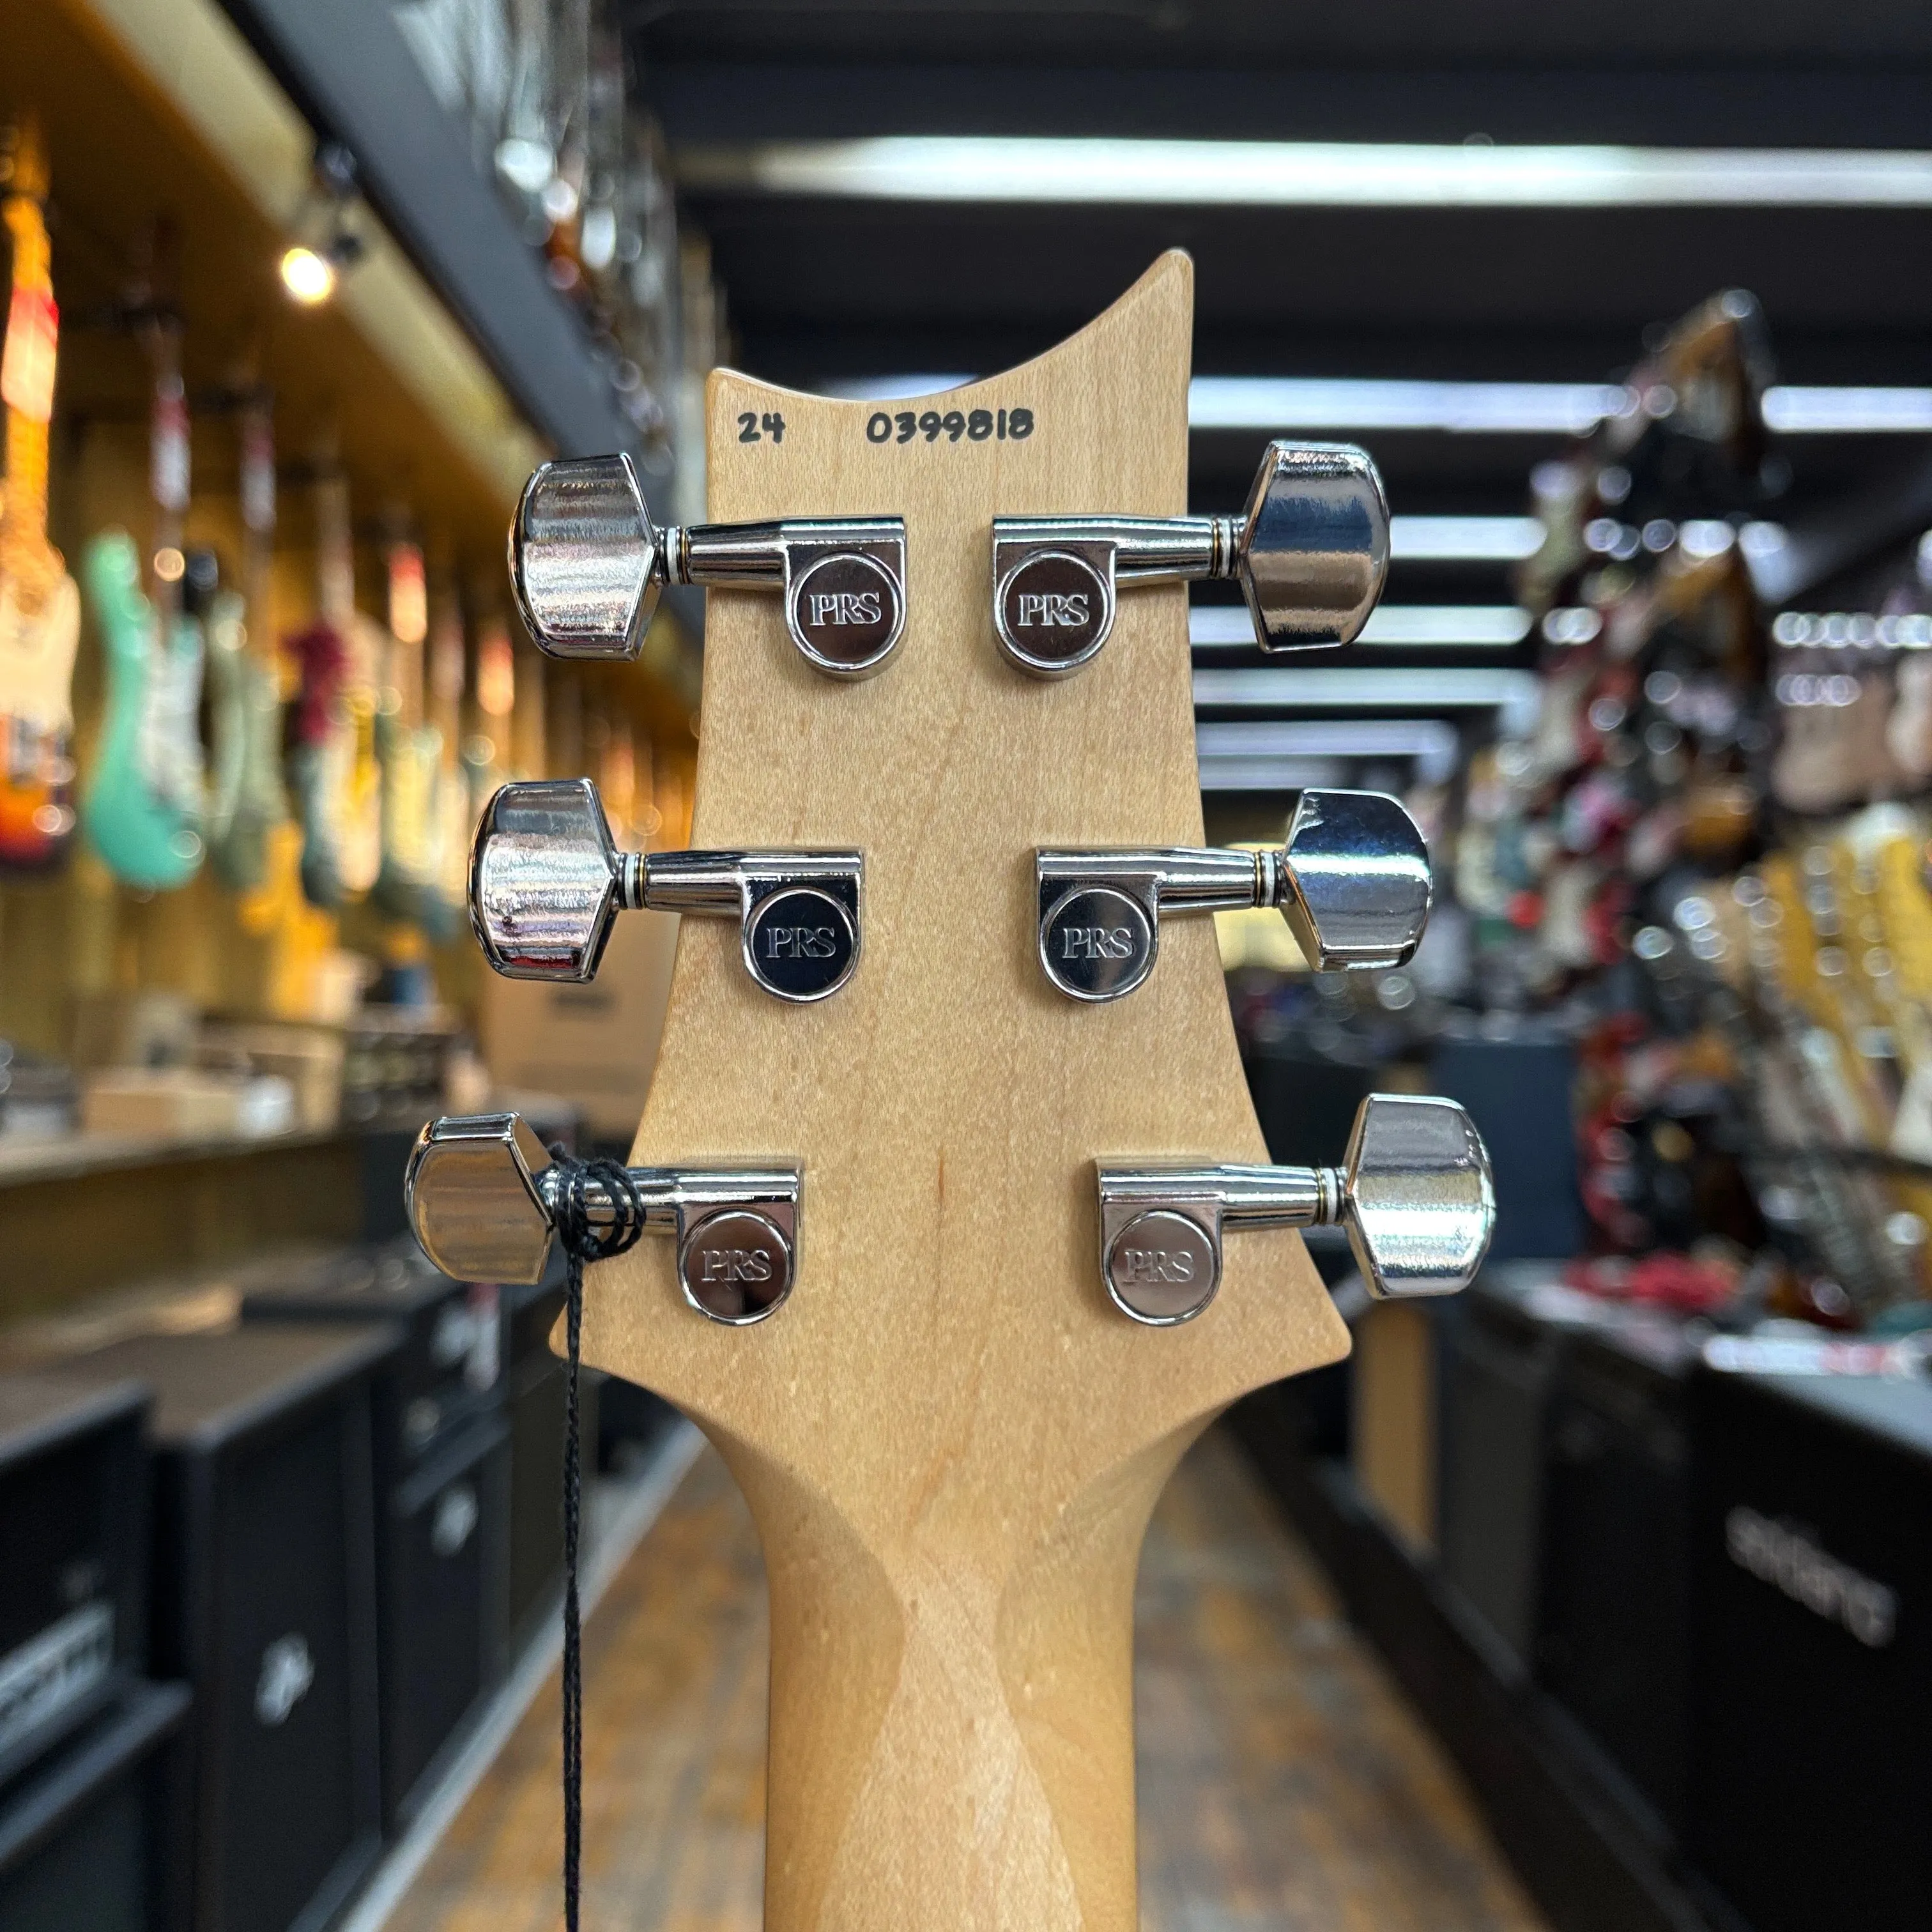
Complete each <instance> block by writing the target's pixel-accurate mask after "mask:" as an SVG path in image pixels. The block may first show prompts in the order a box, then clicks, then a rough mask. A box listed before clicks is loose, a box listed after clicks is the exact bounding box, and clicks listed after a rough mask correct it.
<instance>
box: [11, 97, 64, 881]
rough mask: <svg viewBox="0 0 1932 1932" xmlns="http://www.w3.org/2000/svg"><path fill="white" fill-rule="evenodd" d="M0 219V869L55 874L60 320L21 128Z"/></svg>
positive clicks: (37, 164) (29, 148)
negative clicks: (0, 446) (3, 284)
mask: <svg viewBox="0 0 1932 1932" xmlns="http://www.w3.org/2000/svg"><path fill="white" fill-rule="evenodd" d="M7 159H8V172H7V181H6V193H5V217H6V223H7V235H8V237H9V239H10V241H11V242H12V244H13V293H12V295H11V296H10V299H9V302H8V305H7V341H6V346H5V350H4V352H0V403H4V404H5V409H6V416H7V479H6V499H5V505H4V507H0V865H5V866H7V867H18V868H40V867H43V866H46V865H52V864H55V862H58V859H60V858H61V856H62V854H63V853H64V852H65V850H66V848H67V844H68V839H69V838H70V837H71V835H72V834H73V832H74V811H73V808H72V807H71V805H69V804H68V793H69V791H70V790H71V788H72V785H73V782H74V761H73V759H72V757H71V739H72V737H73V733H74V651H75V648H76V646H77V645H78V644H79V643H80V592H79V591H78V590H77V589H75V588H74V579H73V578H72V577H70V576H69V575H68V574H67V566H66V565H65V562H62V558H61V553H60V552H59V551H58V550H55V548H54V547H53V545H52V544H50V543H49V542H48V541H47V443H48V426H49V424H50V423H51V422H52V419H53V413H54V368H55V359H56V355H57V352H58V342H59V335H60V314H59V311H58V309H57V308H55V305H54V287H53V270H52V251H51V249H50V248H49V245H48V241H47V223H46V205H45V204H46V196H47V163H46V155H45V154H44V153H43V151H42V149H41V146H40V130H39V129H38V128H37V127H36V126H35V125H34V123H32V122H31V121H26V122H23V124H21V126H20V127H19V128H18V129H17V131H16V133H15V134H14V137H13V148H12V152H11V154H10V155H9V156H8V157H7Z"/></svg>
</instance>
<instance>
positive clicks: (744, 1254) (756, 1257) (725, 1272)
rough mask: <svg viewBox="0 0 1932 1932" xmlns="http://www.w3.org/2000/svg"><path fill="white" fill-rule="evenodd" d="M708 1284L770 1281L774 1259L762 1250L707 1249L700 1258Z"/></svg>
mask: <svg viewBox="0 0 1932 1932" xmlns="http://www.w3.org/2000/svg"><path fill="white" fill-rule="evenodd" d="M698 1259H699V1261H700V1264H701V1267H700V1277H699V1278H700V1280H703V1281H704V1282H706V1283H718V1282H732V1281H754V1282H757V1281H769V1280H771V1278H772V1258H771V1256H769V1255H768V1254H766V1253H765V1251H764V1250H763V1249H762V1248H706V1250H704V1252H703V1254H702V1255H700V1256H699V1257H698Z"/></svg>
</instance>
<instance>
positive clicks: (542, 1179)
mask: <svg viewBox="0 0 1932 1932" xmlns="http://www.w3.org/2000/svg"><path fill="white" fill-rule="evenodd" d="M628 1173H629V1175H630V1177H631V1181H632V1182H633V1183H634V1184H635V1185H636V1187H637V1193H638V1194H639V1196H640V1198H641V1199H642V1201H643V1209H644V1226H645V1228H646V1231H647V1232H658V1233H664V1234H670V1235H673V1236H675V1238H676V1241H677V1271H678V1280H679V1284H680V1285H681V1286H682V1289H683V1290H684V1296H685V1300H686V1301H688V1303H689V1304H691V1307H693V1308H694V1309H695V1310H697V1313H699V1314H700V1315H703V1316H706V1317H707V1318H709V1319H710V1320H712V1321H713V1322H722V1323H724V1324H726V1325H727V1326H730V1327H733V1328H745V1327H748V1325H751V1323H753V1322H762V1321H763V1320H764V1319H765V1318H766V1316H769V1315H770V1314H772V1313H775V1311H776V1310H778V1308H779V1307H781V1305H782V1304H783V1303H784V1300H785V1298H786V1297H787V1295H790V1292H791V1290H792V1286H793V1281H794V1279H795V1277H796V1274H797V1244H798V1223H799V1196H800V1193H801V1182H800V1177H799V1169H798V1167H797V1166H796V1163H792V1164H790V1165H785V1164H782V1163H769V1164H767V1165H763V1166H756V1167H729V1168H726V1167H718V1168H712V1167H702V1168H700V1167H634V1168H631V1169H628ZM559 1184H560V1176H559V1172H558V1169H557V1168H556V1164H555V1163H553V1161H552V1160H551V1159H550V1155H549V1154H548V1153H547V1151H546V1150H545V1149H544V1145H543V1144H542V1142H540V1141H539V1140H538V1139H537V1137H536V1136H535V1134H534V1133H532V1132H531V1130H530V1128H529V1124H528V1123H527V1122H526V1121H524V1120H523V1117H522V1116H521V1115H517V1114H475V1115H453V1116H450V1117H448V1118H444V1119H442V1120H437V1121H431V1123H430V1124H429V1125H428V1127H425V1128H424V1129H423V1130H422V1134H421V1135H420V1136H419V1137H418V1139H417V1141H416V1146H415V1148H414V1149H413V1151H411V1153H410V1162H409V1168H408V1171H407V1174H406V1175H405V1177H404V1199H405V1201H406V1202H407V1205H408V1208H409V1216H410V1226H411V1227H412V1228H413V1229H414V1230H415V1232H416V1240H417V1241H418V1242H419V1244H421V1245H422V1250H423V1253H425V1254H426V1255H428V1257H429V1258H430V1259H431V1261H432V1262H434V1263H435V1264H436V1265H437V1267H438V1268H441V1269H442V1270H443V1273H444V1274H447V1275H451V1276H453V1277H455V1279H456V1280H458V1281H494V1282H502V1283H509V1284H511V1285H514V1286H523V1287H531V1286H535V1284H536V1283H538V1282H540V1281H541V1280H542V1279H543V1277H544V1271H545V1269H546V1268H547V1266H548V1265H549V1262H550V1244H551V1242H552V1240H553V1238H554V1236H555V1234H556V1207H557V1201H558V1196H559ZM586 1199H587V1202H588V1206H589V1214H590V1218H591V1220H592V1223H597V1222H598V1221H600V1220H601V1221H602V1222H604V1223H612V1222H614V1221H615V1220H616V1211H615V1208H614V1206H613V1203H612V1202H611V1200H610V1194H609V1193H608V1190H606V1189H605V1188H604V1187H603V1186H602V1184H601V1183H599V1182H598V1181H595V1179H592V1180H591V1181H589V1182H587V1183H586Z"/></svg>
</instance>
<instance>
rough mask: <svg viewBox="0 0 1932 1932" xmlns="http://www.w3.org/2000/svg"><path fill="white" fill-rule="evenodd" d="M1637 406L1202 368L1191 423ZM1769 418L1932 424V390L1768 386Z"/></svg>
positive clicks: (1541, 419)
mask: <svg viewBox="0 0 1932 1932" xmlns="http://www.w3.org/2000/svg"><path fill="white" fill-rule="evenodd" d="M1630 407H1632V404H1631V396H1630V392H1629V391H1628V390H1627V389H1625V388H1624V387H1623V386H1622V384H1621V383H1410V382H1389V381H1383V380H1376V379H1374V378H1369V379H1354V378H1349V377H1317V378H1313V379H1310V378H1308V377H1294V376H1197V377H1195V379H1194V380H1193V382H1192V383H1190V384H1189V386H1188V391H1187V423H1188V427H1189V428H1190V429H1232V430H1259V431H1268V432H1272V431H1280V430H1327V431H1334V430H1352V431H1360V430H1378V429H1379V430H1435V431H1447V432H1449V433H1451V434H1461V435H1474V436H1484V435H1487V436H1580V435H1582V434H1583V433H1584V432H1585V431H1587V430H1589V429H1590V428H1592V427H1593V426H1594V425H1595V424H1596V423H1598V422H1600V421H1601V419H1603V418H1604V417H1605V416H1616V415H1617V414H1619V413H1622V412H1623V411H1625V410H1628V409H1629V408H1630ZM1764 418H1765V422H1766V425H1768V426H1769V428H1772V430H1774V431H1778V433H1779V434H1782V435H1786V436H1834V435H1835V436H1844V435H1871V434H1898V433H1900V432H1911V431H1919V432H1924V431H1932V389H1826V388H1817V387H1814V388H1806V387H1802V386H1798V385H1796V384H1792V383H1780V384H1774V385H1773V386H1772V387H1771V388H1770V389H1767V390H1766V392H1765V395H1764Z"/></svg>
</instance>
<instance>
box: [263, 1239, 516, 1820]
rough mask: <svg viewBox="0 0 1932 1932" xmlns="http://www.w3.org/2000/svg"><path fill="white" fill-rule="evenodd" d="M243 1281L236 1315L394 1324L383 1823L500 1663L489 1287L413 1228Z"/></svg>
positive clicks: (502, 1438)
mask: <svg viewBox="0 0 1932 1932" xmlns="http://www.w3.org/2000/svg"><path fill="white" fill-rule="evenodd" d="M244 1288H245V1293H244V1296H243V1300H242V1318H243V1319H244V1321H245V1322H261V1323H269V1322H277V1323H280V1322H311V1323H314V1322H338V1323H339V1322H350V1323H354V1322H367V1321H368V1320H369V1319H371V1317H372V1316H383V1317H384V1318H386V1319H389V1320H392V1321H393V1322H395V1325H396V1327H397V1328H398V1331H399V1336H400V1340H399V1342H398V1346H397V1348H396V1349H395V1351H394V1352H393V1353H392V1355H389V1357H388V1358H386V1360H385V1361H384V1362H383V1364H381V1365H380V1367H379V1368H378V1370H377V1372H376V1374H375V1377H374V1383H373V1405H374V1425H375V1457H374V1469H375V1495H376V1520H377V1543H376V1562H377V1599H378V1604H379V1610H380V1626H381V1642H380V1657H379V1664H380V1687H381V1701H382V1724H383V1823H384V1826H385V1828H386V1829H389V1830H391V1831H393V1830H395V1829H397V1828H398V1826H400V1825H401V1824H402V1823H405V1822H406V1821H407V1819H408V1818H409V1817H410V1815H411V1814H412V1813H413V1811H414V1809H415V1808H416V1804H417V1802H419V1799H420V1795H421V1791H422V1787H423V1778H424V1774H425V1772H427V1771H428V1769H430V1768H431V1765H432V1764H433V1763H434V1761H435V1760H436V1759H437V1756H438V1754H440V1752H441V1751H442V1750H443V1747H444V1745H446V1743H447V1742H449V1739H450V1738H451V1736H452V1734H453V1733H455V1730H457V1728H458V1726H459V1725H460V1724H461V1723H462V1721H463V1718H465V1716H466V1715H467V1714H468V1713H469V1711H470V1709H471V1708H472V1706H474V1704H475V1701H476V1700H477V1699H478V1697H480V1696H481V1694H482V1693H483V1692H484V1691H486V1690H487V1689H488V1688H490V1686H491V1685H493V1683H494V1682H496V1679H497V1678H498V1676H499V1675H500V1674H501V1672H502V1667H503V1664H504V1661H505V1650H506V1645H507V1642H508V1588H509V1554H508V1542H509V1534H510V1469H509V1462H510V1452H509V1446H508V1427H507V1425H506V1424H505V1421H504V1419H503V1388H502V1382H503V1378H502V1354H503V1322H502V1306H501V1303H500V1301H499V1295H498V1292H497V1290H496V1289H495V1288H494V1287H493V1286H472V1285H466V1284H465V1283H461V1282H458V1281H454V1280H452V1279H451V1278H450V1277H449V1276H447V1275H446V1274H442V1273H440V1271H438V1270H437V1269H436V1268H434V1267H432V1266H431V1264H430V1263H429V1262H428V1261H427V1260H426V1259H425V1258H424V1256H423V1254H422V1250H420V1249H419V1248H418V1247H416V1243H415V1241H414V1240H413V1238H406V1239H405V1241H401V1242H395V1243H392V1244H388V1245H386V1246H385V1247H382V1248H380V1249H350V1250H342V1251H341V1252H338V1253H333V1254H329V1255H325V1256H317V1257H311V1258H308V1259H304V1260H302V1261H301V1262H295V1263H291V1262H286V1261H285V1262H270V1263H265V1264H263V1265H261V1266H260V1267H259V1268H256V1269H254V1270H253V1271H251V1273H250V1274H249V1275H248V1277H247V1278H246V1280H245V1283H244Z"/></svg>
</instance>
